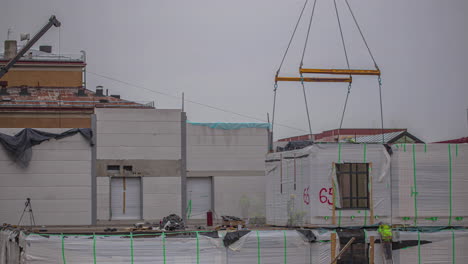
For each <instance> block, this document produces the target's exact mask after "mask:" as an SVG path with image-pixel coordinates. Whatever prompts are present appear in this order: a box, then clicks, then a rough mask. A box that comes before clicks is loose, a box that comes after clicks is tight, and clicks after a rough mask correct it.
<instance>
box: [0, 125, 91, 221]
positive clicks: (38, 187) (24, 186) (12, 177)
mask: <svg viewBox="0 0 468 264" xmlns="http://www.w3.org/2000/svg"><path fill="white" fill-rule="evenodd" d="M20 130H21V129H18V128H16V129H0V132H2V133H7V134H10V135H13V134H16V133H17V132H19V131H20ZM39 130H41V131H46V132H52V133H60V132H63V131H66V130H67V129H39ZM0 168H1V169H0V182H1V187H0V222H1V223H11V224H17V222H18V220H19V217H20V215H21V213H22V212H23V209H24V203H25V201H26V198H31V201H32V207H33V211H34V216H35V219H36V223H37V224H39V225H70V224H74V225H78V224H83V225H86V224H91V146H90V144H89V142H88V141H87V140H86V139H85V138H84V137H83V136H81V135H80V134H76V135H73V136H70V137H66V138H63V139H59V140H55V139H51V140H48V141H44V142H42V143H41V144H39V145H36V146H34V147H33V148H32V160H31V162H30V163H29V166H28V167H26V168H22V167H20V166H19V165H18V164H16V163H15V162H13V161H12V160H11V159H10V158H9V157H8V156H7V154H6V151H5V150H4V148H3V146H0ZM23 223H24V222H23ZM25 224H29V222H27V223H25Z"/></svg>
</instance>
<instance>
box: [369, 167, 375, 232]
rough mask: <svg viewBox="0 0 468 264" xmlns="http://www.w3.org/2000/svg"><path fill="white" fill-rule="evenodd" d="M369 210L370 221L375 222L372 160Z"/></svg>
mask: <svg viewBox="0 0 468 264" xmlns="http://www.w3.org/2000/svg"><path fill="white" fill-rule="evenodd" d="M369 187H370V190H369V210H370V216H369V217H370V219H369V222H370V224H371V225H373V224H374V199H373V191H372V189H373V186H372V162H370V163H369Z"/></svg>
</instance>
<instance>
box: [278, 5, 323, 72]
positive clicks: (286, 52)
mask: <svg viewBox="0 0 468 264" xmlns="http://www.w3.org/2000/svg"><path fill="white" fill-rule="evenodd" d="M308 2H309V0H306V1H305V2H304V6H303V7H302V10H301V13H300V15H299V18H298V19H297V22H296V26H295V27H294V30H293V33H292V35H291V38H290V39H289V43H288V47H287V48H286V51H285V52H284V55H283V59H282V60H281V63H280V65H279V67H278V70H277V71H276V76H278V74H279V72H280V70H281V67H282V66H283V63H284V60H285V58H286V55H287V54H288V51H289V47H290V46H291V43H292V41H293V39H294V35H296V31H297V27H298V26H299V23H300V22H301V19H302V15H303V14H304V10H305V8H306V6H307V3H308ZM314 6H315V4H314Z"/></svg>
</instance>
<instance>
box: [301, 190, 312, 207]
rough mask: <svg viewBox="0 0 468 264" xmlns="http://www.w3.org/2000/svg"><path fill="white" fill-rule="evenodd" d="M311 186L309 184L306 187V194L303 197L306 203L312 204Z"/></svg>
mask: <svg viewBox="0 0 468 264" xmlns="http://www.w3.org/2000/svg"><path fill="white" fill-rule="evenodd" d="M309 188H310V186H307V188H304V194H303V195H302V198H303V199H304V203H305V204H310V196H309Z"/></svg>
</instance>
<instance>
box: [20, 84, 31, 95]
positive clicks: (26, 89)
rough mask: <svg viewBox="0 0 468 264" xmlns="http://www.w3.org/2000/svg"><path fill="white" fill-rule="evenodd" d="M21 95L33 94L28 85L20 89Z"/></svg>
mask: <svg viewBox="0 0 468 264" xmlns="http://www.w3.org/2000/svg"><path fill="white" fill-rule="evenodd" d="M19 95H21V96H29V95H31V94H30V93H29V91H28V87H25V86H23V87H21V90H20V92H19Z"/></svg>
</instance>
